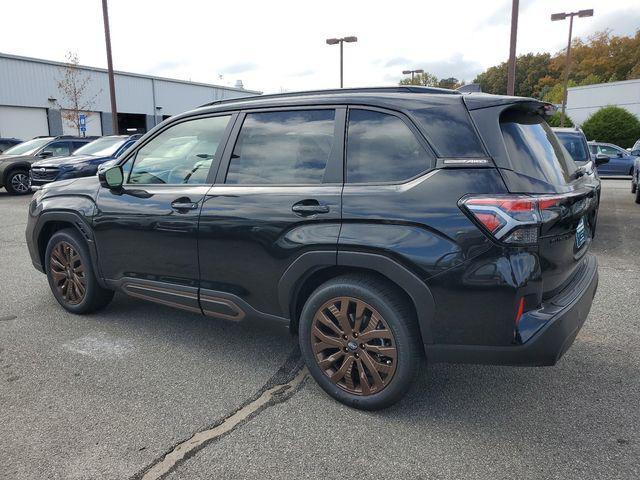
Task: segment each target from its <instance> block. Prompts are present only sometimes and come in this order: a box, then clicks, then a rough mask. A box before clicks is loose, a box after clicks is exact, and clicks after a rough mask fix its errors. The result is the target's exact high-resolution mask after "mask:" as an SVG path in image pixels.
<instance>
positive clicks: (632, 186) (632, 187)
mask: <svg viewBox="0 0 640 480" xmlns="http://www.w3.org/2000/svg"><path fill="white" fill-rule="evenodd" d="M637 189H638V185H637V184H636V183H635V182H634V181H633V180H631V193H636V190H637Z"/></svg>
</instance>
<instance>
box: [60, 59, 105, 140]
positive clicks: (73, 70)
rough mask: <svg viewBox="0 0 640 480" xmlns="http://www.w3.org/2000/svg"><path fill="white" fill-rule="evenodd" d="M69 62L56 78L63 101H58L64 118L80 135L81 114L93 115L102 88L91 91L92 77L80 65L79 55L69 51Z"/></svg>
mask: <svg viewBox="0 0 640 480" xmlns="http://www.w3.org/2000/svg"><path fill="white" fill-rule="evenodd" d="M66 59H67V62H66V64H65V66H64V67H62V68H61V69H60V70H61V72H60V73H61V78H60V79H58V80H56V85H57V87H58V91H59V92H60V95H61V97H62V102H60V101H56V104H57V106H58V108H60V110H61V115H62V118H63V120H64V121H65V122H66V124H67V125H69V126H70V127H73V128H74V129H75V130H76V131H77V132H78V135H80V115H81V114H84V115H86V116H87V118H88V117H89V116H90V115H91V113H92V110H93V108H94V105H95V101H96V98H97V97H98V95H99V94H100V92H101V90H99V91H98V92H96V93H95V94H92V93H91V90H90V87H91V77H90V76H89V75H88V74H87V73H85V72H84V71H83V70H82V69H81V68H80V67H79V63H80V62H79V60H78V55H77V54H76V53H73V52H67V54H66Z"/></svg>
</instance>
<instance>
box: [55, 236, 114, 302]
mask: <svg viewBox="0 0 640 480" xmlns="http://www.w3.org/2000/svg"><path fill="white" fill-rule="evenodd" d="M45 268H46V272H47V278H48V279H49V286H50V287H51V292H52V293H53V296H54V297H55V298H56V300H57V301H58V303H59V304H60V305H61V306H62V307H63V308H64V309H66V310H68V311H69V312H71V313H79V314H81V313H91V312H95V311H96V310H100V309H101V308H104V307H105V306H107V304H108V303H109V302H110V301H111V299H112V298H113V294H114V292H113V291H112V290H107V289H104V288H102V287H101V286H100V284H99V283H98V280H97V278H96V275H95V272H94V270H93V266H92V264H91V257H90V255H89V249H88V248H87V244H86V243H85V242H84V240H83V239H82V237H81V236H80V235H79V234H78V233H77V232H76V230H73V229H65V230H60V231H58V232H56V233H54V234H53V236H52V237H51V239H50V240H49V243H48V244H47V251H46V253H45Z"/></svg>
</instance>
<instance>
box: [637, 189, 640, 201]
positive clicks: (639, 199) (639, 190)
mask: <svg viewBox="0 0 640 480" xmlns="http://www.w3.org/2000/svg"><path fill="white" fill-rule="evenodd" d="M636 203H640V188H637V187H636Z"/></svg>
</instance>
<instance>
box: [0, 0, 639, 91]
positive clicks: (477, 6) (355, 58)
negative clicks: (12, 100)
mask: <svg viewBox="0 0 640 480" xmlns="http://www.w3.org/2000/svg"><path fill="white" fill-rule="evenodd" d="M109 8H110V12H109V13H110V21H111V37H112V44H113V56H114V68H115V69H116V70H123V71H130V72H136V73H146V74H153V75H158V76H164V77H172V78H178V79H182V80H193V81H200V82H207V83H216V84H226V85H233V84H234V83H235V81H236V80H237V79H241V80H242V81H243V82H244V85H245V87H246V88H249V89H255V90H261V91H264V92H278V91H281V90H306V89H314V88H328V87H336V86H338V82H339V61H338V58H339V47H338V46H329V45H326V44H325V39H326V38H329V37H336V36H346V35H355V36H357V37H358V43H355V44H345V86H362V85H393V84H397V82H398V81H399V79H400V78H401V77H402V74H401V72H402V70H403V69H405V68H424V69H426V70H428V71H430V72H432V73H434V74H436V75H437V76H438V77H448V76H454V77H457V78H459V79H464V80H467V81H470V80H472V79H473V78H474V77H475V75H476V74H478V73H479V72H481V71H483V70H484V69H485V68H487V67H489V66H491V65H495V64H497V63H499V62H501V61H504V60H506V58H507V56H508V49H509V28H510V27H509V22H510V14H511V0H482V1H480V0H475V1H474V0H458V1H455V2H447V1H437V2H435V1H429V0H422V1H410V0H403V1H391V0H386V1H377V0H368V1H350V0H342V1H334V0H323V1H310V0H297V1H278V0H271V1H266V0H263V1H260V0H258V1H254V0H235V1H215V0H156V1H152V0H135V1H132V0H110V1H109ZM582 8H594V9H595V16H594V17H593V18H580V19H577V20H576V22H575V25H574V34H575V35H577V36H586V35H589V34H591V33H593V32H595V31H598V30H602V29H604V28H610V29H611V30H612V31H613V32H614V33H616V34H625V35H630V34H633V33H634V32H635V29H636V28H638V27H639V26H640V1H638V0H575V1H574V0H562V1H560V0H521V1H520V20H519V26H518V54H520V53H528V52H543V51H547V52H552V53H555V52H556V51H558V50H560V49H561V48H563V47H564V45H566V41H567V40H566V38H567V33H568V21H564V22H553V23H552V22H551V21H549V16H550V14H551V13H553V12H556V11H572V10H578V9H582ZM68 50H74V51H75V52H77V53H78V55H79V57H80V61H81V63H82V64H85V65H91V66H97V67H106V55H105V48H104V33H103V26H102V9H101V1H100V0H81V1H80V0H78V1H70V0H20V1H13V0H12V1H6V2H3V5H2V27H1V28H0V51H1V52H4V53H11V54H16V55H25V56H31V57H39V58H45V59H50V60H64V55H65V52H66V51H68ZM0 88H1V86H0Z"/></svg>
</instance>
